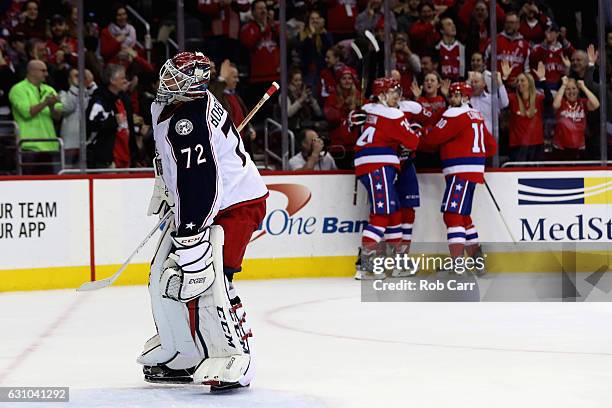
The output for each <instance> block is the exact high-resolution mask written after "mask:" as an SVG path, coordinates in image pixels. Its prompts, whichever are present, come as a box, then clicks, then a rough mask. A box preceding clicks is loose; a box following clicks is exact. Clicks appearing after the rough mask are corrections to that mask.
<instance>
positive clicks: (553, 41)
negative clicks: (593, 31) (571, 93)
mask: <svg viewBox="0 0 612 408" xmlns="http://www.w3.org/2000/svg"><path fill="white" fill-rule="evenodd" d="M574 51H575V49H574V47H573V46H572V44H571V43H570V42H569V41H567V40H566V39H562V42H561V41H559V27H558V26H557V25H556V24H555V23H551V24H550V25H549V26H548V27H547V28H546V36H545V39H544V41H543V42H542V43H540V44H537V45H536V46H535V47H533V49H532V51H531V55H530V57H529V64H530V65H531V67H532V68H535V67H537V65H538V63H540V62H542V63H544V67H545V68H546V83H547V84H548V87H549V88H550V89H558V88H559V85H560V81H561V77H563V76H564V75H565V74H566V73H567V70H568V68H569V66H570V64H571V63H570V60H569V59H570V57H571V56H572V54H573V53H574Z"/></svg>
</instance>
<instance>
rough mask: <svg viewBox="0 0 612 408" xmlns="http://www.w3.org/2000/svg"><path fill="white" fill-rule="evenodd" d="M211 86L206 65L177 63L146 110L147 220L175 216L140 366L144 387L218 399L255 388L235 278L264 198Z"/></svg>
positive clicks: (155, 269)
mask: <svg viewBox="0 0 612 408" xmlns="http://www.w3.org/2000/svg"><path fill="white" fill-rule="evenodd" d="M209 80H210V61H209V59H208V58H207V57H205V56H204V55H203V54H202V53H198V52H196V53H191V52H183V53H180V54H178V55H176V56H175V57H174V58H172V59H170V60H168V61H166V63H165V64H164V66H163V67H162V69H161V72H160V84H159V89H158V91H157V97H156V100H155V102H154V103H153V104H152V106H151V116H152V123H153V130H154V137H155V145H156V149H157V152H158V157H157V159H156V169H157V170H158V171H157V177H156V186H155V191H154V194H153V198H152V200H151V204H150V206H149V213H150V214H163V213H165V211H173V213H174V214H173V215H174V216H173V217H172V218H171V221H170V222H168V223H167V224H166V225H165V226H164V228H163V230H162V237H161V238H160V241H159V243H158V246H157V250H156V253H155V256H154V258H153V261H152V262H151V273H150V276H149V293H150V295H151V306H152V309H153V319H154V320H155V326H156V327H157V334H156V335H155V336H153V337H152V338H151V339H150V340H149V341H147V342H146V344H145V347H144V351H143V352H142V354H141V355H140V356H139V357H138V362H139V363H141V364H143V365H144V373H145V380H147V381H150V382H164V381H165V382H192V381H193V383H196V384H206V385H211V390H213V391H215V390H221V389H227V388H234V387H240V386H247V385H249V383H250V381H251V379H252V378H253V374H254V361H253V350H252V339H251V337H252V332H251V330H250V329H249V327H248V326H247V323H246V320H245V313H244V309H243V307H242V302H241V301H240V299H239V298H238V296H237V295H236V292H235V289H234V287H233V284H232V278H233V274H234V273H235V272H238V271H240V269H241V263H242V258H243V256H244V252H245V249H246V245H247V244H248V242H249V240H250V238H251V235H252V233H253V231H255V230H256V229H257V228H258V226H259V224H260V223H261V221H262V220H263V217H264V215H265V200H266V197H267V196H268V190H267V188H266V185H265V184H264V182H263V180H262V179H261V176H260V175H259V172H258V171H257V168H256V167H255V165H254V163H253V162H252V161H251V158H250V157H249V155H248V154H247V153H246V152H245V150H244V146H243V144H242V140H241V138H240V135H239V133H238V131H237V130H236V128H235V126H234V124H233V123H232V120H231V118H230V116H229V115H228V113H227V112H226V111H225V109H223V107H222V106H221V104H220V103H219V101H217V100H216V99H215V97H214V96H213V95H212V94H211V93H210V92H209V91H208V89H207V88H208V82H209ZM160 164H161V166H160Z"/></svg>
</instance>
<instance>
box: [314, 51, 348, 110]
mask: <svg viewBox="0 0 612 408" xmlns="http://www.w3.org/2000/svg"><path fill="white" fill-rule="evenodd" d="M344 66H345V65H344V63H343V62H342V50H341V48H340V47H339V46H338V45H334V46H333V47H331V48H330V49H328V50H327V52H325V68H323V69H322V70H321V74H320V76H321V84H320V86H319V88H318V89H317V95H318V96H319V97H321V99H322V100H323V101H325V99H326V98H327V97H328V96H329V95H330V94H332V93H333V92H334V91H335V89H336V71H337V70H338V69H341V68H342V67H344Z"/></svg>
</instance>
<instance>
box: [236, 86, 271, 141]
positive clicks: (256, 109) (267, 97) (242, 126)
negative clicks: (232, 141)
mask: <svg viewBox="0 0 612 408" xmlns="http://www.w3.org/2000/svg"><path fill="white" fill-rule="evenodd" d="M279 88H280V86H279V85H278V83H276V82H272V85H270V88H268V90H267V91H266V93H265V94H264V96H262V97H261V99H260V100H259V102H257V105H255V107H254V108H253V109H251V111H250V112H249V114H248V115H247V116H246V118H244V120H243V121H242V123H241V124H239V125H238V127H237V128H236V129H237V130H238V133H240V132H241V131H242V129H244V127H245V126H246V124H247V123H249V121H250V120H251V118H252V117H253V116H255V114H256V113H257V111H258V110H259V109H260V108H261V107H262V106H263V104H264V103H266V101H267V100H268V99H270V97H271V96H272V95H274V93H275V92H276V91H278V89H279Z"/></svg>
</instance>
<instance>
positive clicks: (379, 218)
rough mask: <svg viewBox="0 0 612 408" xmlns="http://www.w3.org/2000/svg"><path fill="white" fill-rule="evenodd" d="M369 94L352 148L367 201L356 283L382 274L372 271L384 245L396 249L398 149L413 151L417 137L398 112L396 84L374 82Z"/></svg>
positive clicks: (384, 80) (398, 239)
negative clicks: (359, 133) (388, 244)
mask: <svg viewBox="0 0 612 408" xmlns="http://www.w3.org/2000/svg"><path fill="white" fill-rule="evenodd" d="M372 94H373V97H374V99H375V100H376V101H375V102H373V103H368V104H366V105H364V106H363V111H365V113H366V115H367V116H366V120H365V124H364V126H363V131H362V133H361V136H360V137H359V139H358V140H357V143H356V146H355V175H356V176H357V177H358V178H359V180H360V181H361V182H362V183H363V185H364V186H365V189H366V191H367V192H368V196H369V200H370V217H369V223H368V226H367V227H366V228H365V229H364V231H363V235H362V240H361V243H362V249H361V264H360V265H359V267H358V270H357V274H356V275H355V278H356V279H364V278H370V277H375V278H377V279H383V278H384V276H385V275H384V273H383V272H380V271H379V272H378V273H376V274H375V275H371V273H372V272H375V271H374V267H373V262H374V258H375V257H376V256H380V255H383V254H384V252H385V247H384V242H385V241H386V242H387V243H391V244H393V245H397V244H399V243H400V242H401V240H402V230H401V212H400V211H399V197H398V194H397V190H396V186H395V180H396V177H397V173H398V170H399V169H400V161H399V157H398V154H397V152H398V150H399V146H400V145H402V146H404V147H405V148H406V149H408V150H414V149H416V147H417V145H418V143H419V137H418V135H417V134H415V133H414V132H413V131H412V130H411V129H410V125H409V123H408V121H407V120H406V119H405V117H404V113H403V112H402V111H401V110H400V109H399V108H398V107H399V101H400V97H401V88H400V86H399V83H398V82H397V81H396V80H394V79H392V78H378V79H376V80H375V81H374V83H373V87H372Z"/></svg>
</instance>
